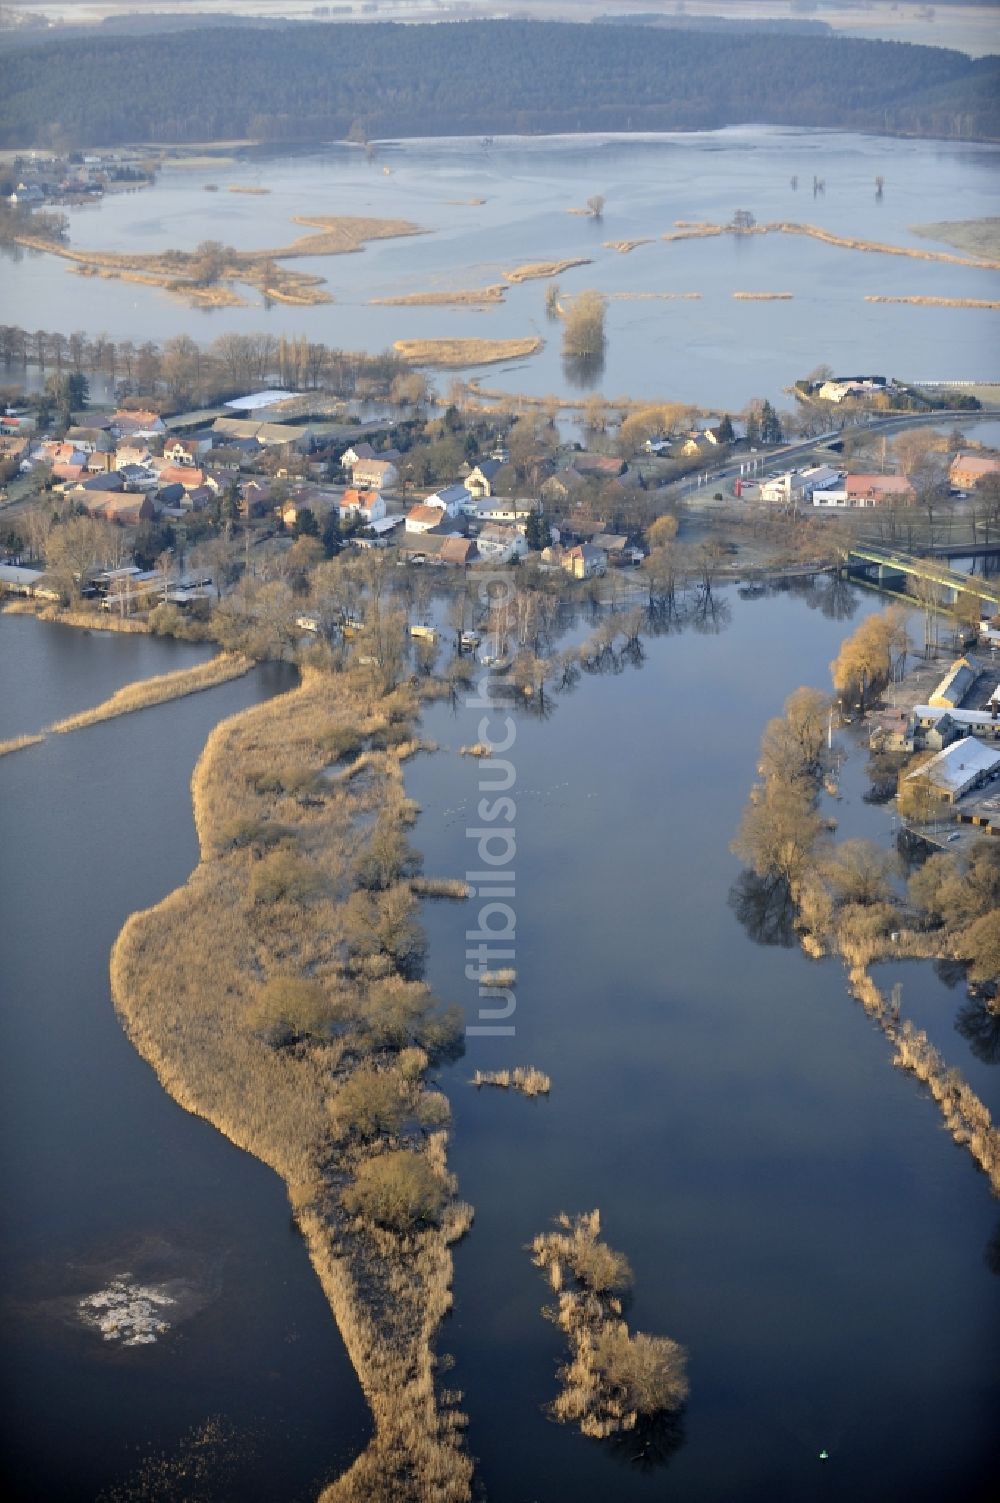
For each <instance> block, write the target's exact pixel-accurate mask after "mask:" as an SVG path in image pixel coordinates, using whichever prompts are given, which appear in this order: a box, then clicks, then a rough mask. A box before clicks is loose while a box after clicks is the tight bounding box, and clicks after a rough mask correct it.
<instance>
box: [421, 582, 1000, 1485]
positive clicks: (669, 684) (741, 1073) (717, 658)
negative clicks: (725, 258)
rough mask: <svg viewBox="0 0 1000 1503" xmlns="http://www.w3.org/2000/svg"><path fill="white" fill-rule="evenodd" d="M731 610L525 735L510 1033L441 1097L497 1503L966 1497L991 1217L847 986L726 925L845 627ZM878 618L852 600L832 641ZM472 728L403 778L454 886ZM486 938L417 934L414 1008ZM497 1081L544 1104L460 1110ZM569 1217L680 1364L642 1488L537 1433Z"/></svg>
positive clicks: (427, 849)
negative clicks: (421, 968)
mask: <svg viewBox="0 0 1000 1503" xmlns="http://www.w3.org/2000/svg"><path fill="white" fill-rule="evenodd" d="M813 598H814V599H815V597H813ZM727 599H728V604H729V609H730V610H731V623H730V624H729V626H728V628H727V629H725V630H723V631H721V632H720V633H719V634H718V635H710V634H709V635H701V634H695V633H692V632H688V633H685V634H684V635H677V636H672V637H667V638H663V639H660V640H657V641H654V642H652V643H650V644H649V645H648V652H647V657H646V660H645V662H644V663H643V665H642V667H641V668H639V669H631V668H630V669H628V670H627V671H625V672H623V673H621V674H619V675H606V676H600V677H594V678H588V679H585V680H584V681H583V682H582V683H581V685H580V686H579V688H578V689H577V691H576V692H575V693H573V694H572V695H570V696H568V697H565V698H561V699H560V700H559V701H558V707H557V708H556V710H555V713H554V714H553V715H552V717H551V718H550V719H549V720H547V721H546V722H544V723H540V722H539V721H538V720H537V719H534V718H529V717H527V716H525V715H523V714H519V715H518V718H517V721H516V741H515V743H514V746H513V749H512V751H511V753H510V755H511V756H512V757H513V760H514V762H515V765H516V771H517V782H516V787H515V794H516V799H517V830H516V832H517V842H518V849H517V857H516V863H515V865H516V887H517V898H516V902H515V907H516V910H517V922H518V931H517V946H516V948H517V968H518V973H519V978H520V982H519V986H518V989H517V998H518V1004H517V1012H516V1015H515V1017H516V1028H517V1035H516V1039H515V1040H514V1041H511V1042H508V1041H505V1040H502V1039H493V1038H473V1039H470V1040H469V1048H468V1053H467V1056H466V1058H465V1059H464V1060H463V1061H462V1062H461V1063H460V1064H458V1065H457V1066H456V1067H455V1068H454V1070H453V1071H451V1072H450V1080H449V1081H448V1087H447V1088H448V1090H449V1094H450V1096H451V1099H452V1103H453V1109H454V1115H455V1134H454V1139H453V1147H452V1153H451V1162H452V1166H453V1167H454V1169H455V1170H456V1171H457V1173H458V1175H459V1180H460V1184H461V1189H462V1194H463V1195H464V1196H466V1197H467V1198H468V1199H469V1200H471V1201H472V1203H473V1204H474V1205H475V1207H476V1221H475V1225H474V1227H473V1229H472V1232H471V1234H470V1236H469V1238H468V1239H467V1240H466V1242H465V1243H464V1244H463V1245H462V1246H461V1247H460V1248H459V1249H458V1250H457V1254H456V1306H455V1315H454V1317H453V1320H452V1322H451V1323H450V1325H449V1326H448V1327H446V1329H445V1333H444V1337H443V1345H444V1347H445V1348H446V1349H448V1350H451V1351H453V1352H454V1353H455V1355H456V1358H457V1365H456V1372H455V1380H456V1383H457V1384H458V1386H460V1387H461V1388H463V1389H464V1390H465V1393H466V1405H467V1408H468V1410H469V1413H470V1416H471V1428H470V1444H471V1446H472V1450H473V1452H474V1453H475V1454H476V1455H477V1456H478V1457H479V1458H480V1462H481V1472H482V1477H483V1480H484V1483H485V1485H486V1487H487V1490H488V1492H489V1494H490V1496H492V1497H494V1498H497V1499H502V1500H504V1503H520V1500H524V1503H530V1500H536V1503H562V1500H564V1499H568V1498H572V1499H574V1500H578V1503H591V1500H592V1503H603V1500H605V1499H616V1500H617V1499H622V1500H647V1499H654V1498H655V1499H659V1498H664V1497H669V1498H671V1499H677V1500H680V1499H685V1500H688V1499H689V1500H697V1503H702V1500H719V1503H722V1500H732V1499H737V1498H738V1499H754V1500H757V1499H760V1500H773V1499H782V1500H789V1503H800V1500H803V1499H812V1498H819V1497H824V1496H830V1497H836V1498H843V1499H848V1498H849V1499H852V1500H866V1503H867V1500H870V1503H882V1500H885V1499H889V1498H903V1497H906V1498H913V1499H931V1498H940V1497H942V1496H947V1497H949V1498H953V1499H962V1500H966V1499H968V1500H972V1499H978V1498H983V1497H985V1496H987V1494H988V1488H987V1486H986V1484H987V1481H988V1480H991V1479H992V1480H995V1463H996V1460H997V1430H996V1423H995V1419H996V1405H997V1400H998V1398H1000V1373H998V1369H997V1362H996V1350H997V1336H998V1334H1000V1321H998V1316H1000V1284H998V1281H997V1278H996V1277H995V1276H994V1275H993V1274H991V1272H990V1271H989V1267H988V1264H987V1261H986V1257H987V1253H988V1251H989V1250H990V1248H991V1247H992V1253H991V1256H992V1258H993V1262H994V1265H996V1263H997V1245H996V1236H997V1231H998V1206H997V1202H996V1201H995V1200H994V1199H993V1198H992V1197H991V1195H990V1192H989V1189H988V1186H987V1183H986V1181H985V1179H984V1178H983V1177H982V1176H981V1175H980V1174H978V1173H977V1171H976V1170H975V1168H974V1166H973V1164H972V1162H971V1160H970V1159H969V1157H968V1155H967V1154H965V1153H964V1152H962V1151H960V1150H959V1149H957V1148H956V1147H955V1146H954V1145H953V1144H952V1143H951V1141H950V1139H949V1138H948V1137H947V1136H946V1135H945V1133H944V1131H943V1130H942V1128H941V1125H940V1118H939V1116H938V1113H937V1109H936V1107H935V1106H934V1105H933V1103H932V1102H931V1101H930V1100H929V1098H928V1097H927V1095H926V1093H925V1092H923V1091H922V1090H921V1089H920V1087H919V1086H918V1085H916V1084H915V1083H914V1082H913V1081H912V1080H910V1079H909V1078H907V1077H904V1076H903V1075H902V1074H901V1073H900V1072H898V1071H895V1070H893V1068H892V1066H891V1063H890V1059H891V1052H890V1050H889V1048H888V1046H887V1045H886V1043H885V1041H884V1039H883V1038H882V1037H881V1035H880V1034H878V1033H877V1031H876V1030H875V1029H874V1028H873V1027H872V1026H871V1025H870V1024H869V1022H868V1021H867V1020H866V1018H865V1017H864V1014H863V1013H862V1011H861V1010H860V1009H859V1008H858V1007H857V1006H856V1005H855V1004H853V1003H852V1002H851V1001H850V1000H849V998H848V996H847V994H846V990H845V986H844V977H843V972H842V970H841V968H840V966H839V965H838V964H836V963H834V962H832V961H828V962H823V963H819V964H817V963H814V962H811V961H809V960H808V959H807V958H806V957H805V956H804V955H803V954H802V953H801V952H800V951H799V950H798V949H797V948H783V947H781V945H780V944H779V945H774V944H771V945H768V944H762V943H759V942H757V941H756V940H755V938H754V937H752V936H753V935H757V937H758V938H759V937H760V933H761V925H760V924H759V923H758V925H757V926H756V927H755V925H754V922H753V916H752V915H749V916H748V917H747V921H746V927H745V926H744V924H742V923H741V922H740V921H739V920H738V918H737V916H736V914H735V913H734V910H733V908H732V906H731V905H730V901H729V894H730V890H731V888H732V884H733V883H734V881H735V880H736V879H737V877H738V875H739V863H738V862H737V861H736V859H735V858H734V857H733V856H732V855H731V854H730V852H729V849H728V846H729V841H730V839H731V837H732V835H733V833H734V831H735V829H736V826H737V824H738V821H739V817H740V812H741V809H742V806H743V803H744V800H745V798H746V795H747V791H748V789H749V786H750V784H751V782H752V780H753V777H754V770H755V762H756V753H757V746H758V740H759V736H760V733H761V730H762V728H763V725H764V722H765V721H766V720H767V719H768V718H769V717H770V716H771V715H773V714H776V713H777V712H778V711H779V710H780V708H781V704H782V702H783V700H784V698H785V697H786V695H787V694H788V693H789V692H790V690H791V689H793V688H794V687H796V685H798V684H800V683H813V684H816V685H823V684H824V683H825V682H827V674H828V669H827V665H828V663H829V661H830V659H831V658H832V657H833V656H834V654H835V651H836V648H837V645H838V643H839V640H840V639H841V637H842V635H843V634H844V632H845V631H846V630H847V629H848V627H847V625H846V624H845V623H844V622H843V621H836V620H831V619H829V618H827V617H825V616H824V615H823V614H822V613H821V612H820V611H817V610H811V609H809V608H808V605H807V604H806V602H805V601H804V600H803V599H801V598H795V597H791V596H787V597H785V596H779V597H776V598H769V599H762V600H756V601H747V602H743V601H740V600H739V599H738V598H736V597H735V596H731V597H727ZM877 606H878V602H876V601H872V600H871V599H870V598H869V597H863V598H862V597H858V599H857V602H856V611H857V615H856V617H855V619H859V618H860V616H861V614H862V613H864V612H866V611H868V610H871V609H875V608H877ZM481 713H482V712H481V711H479V710H474V711H473V710H460V711H459V712H458V713H457V714H456V713H453V712H452V710H451V709H450V708H449V707H448V706H444V705H441V706H437V707H435V708H433V709H432V710H430V711H428V713H427V715H426V717H425V719H426V728H427V732H428V734H429V735H431V736H432V737H433V738H434V739H436V740H437V741H439V742H440V743H441V744H442V746H444V747H447V748H450V751H445V752H443V753H442V754H440V755H438V756H434V757H428V758H422V759H420V760H419V761H418V762H417V763H415V764H413V765H412V767H411V769H410V771H409V773H408V777H407V783H408V790H409V792H410V793H411V794H412V795H413V796H414V797H415V798H416V799H418V800H419V802H420V803H421V804H422V806H423V808H424V810H425V813H424V815H423V817H422V819H421V821H420V824H419V826H418V829H417V832H416V841H417V844H418V845H419V846H420V848H421V849H422V850H423V852H424V854H425V857H426V862H425V865H426V870H427V871H428V872H430V873H434V874H438V873H441V874H446V875H449V876H450V875H460V874H462V873H463V872H465V871H466V870H467V869H469V868H470V867H474V866H475V865H476V864H477V863H476V858H475V855H474V852H473V850H472V846H473V842H472V841H470V840H468V839H467V838H466V834H465V832H466V828H467V826H469V825H470V824H471V825H477V824H479V823H480V820H479V819H478V817H477V816H476V813H475V804H476V800H477V798H478V797H479V793H478V788H477V781H478V777H479V772H478V767H477V765H476V764H475V763H473V762H472V760H471V759H468V758H459V757H458V756H456V755H454V751H455V749H456V748H457V747H458V746H459V745H462V744H468V743H470V742H473V741H475V740H477V739H479V735H480V732H479V727H478V721H479V717H480V714H481ZM501 713H503V712H501ZM492 731H493V734H494V735H495V736H496V738H497V739H502V738H503V736H504V734H505V732H504V728H503V727H502V725H501V724H499V723H495V724H494V725H493V727H492ZM863 786H864V781H863V754H861V753H859V752H857V751H853V753H852V760H851V762H850V763H849V764H848V767H847V769H846V770H845V773H844V779H843V799H842V801H841V803H840V804H838V805H835V806H834V807H835V810H836V812H837V813H838V817H840V818H841V821H842V828H843V830H844V833H849V834H855V833H860V832H861V831H862V830H864V832H865V833H867V834H868V835H869V836H870V837H871V838H874V839H877V840H879V841H880V842H883V843H885V844H886V845H888V838H889V830H888V818H887V816H886V815H885V814H884V813H883V812H882V811H878V810H870V809H869V808H868V806H865V805H862V804H861V802H860V792H861V789H862V788H863ZM476 911H477V909H476V905H472V906H471V907H466V906H464V905H463V906H458V905H444V904H428V905H426V907H425V922H426V924H427V927H428V931H429V935H430V940H431V950H430V976H431V980H432V982H433V984H434V985H435V986H436V988H437V989H438V990H439V991H440V992H441V993H442V995H445V996H447V997H449V998H454V999H462V1000H464V1002H465V1005H466V1007H467V1008H468V1010H469V1014H470V1018H471V1020H472V1021H475V1018H474V1013H475V1000H474V994H473V989H472V986H471V985H470V983H468V982H466V980H465V979H464V974H463V972H464V966H465V958H464V950H465V939H464V934H465V930H466V928H467V927H469V926H470V925H471V924H472V923H473V920H474V919H475V915H476ZM759 918H760V915H759V914H758V919H759ZM766 927H767V926H766V925H764V928H765V929H766ZM887 979H888V980H889V982H890V983H891V980H893V979H896V978H894V977H892V978H887ZM903 979H904V1011H905V1010H906V1008H907V1002H908V999H909V998H910V996H911V995H912V996H913V999H914V1016H915V1018H916V1020H917V1021H919V1022H920V1023H921V1025H922V1026H927V1024H926V1017H925V1013H926V1006H925V1002H926V998H927V995H928V994H929V992H930V991H931V990H932V989H933V987H934V986H935V985H936V986H938V987H939V988H940V989H941V990H942V991H943V987H940V983H938V982H937V981H936V978H935V976H934V973H933V971H932V970H931V969H930V968H927V969H926V970H925V971H924V972H923V973H922V977H921V973H920V972H919V970H918V968H916V967H914V968H912V969H911V970H910V971H909V972H908V973H907V974H906V975H905V976H904V978H903ZM948 996H949V998H950V1000H949V1001H948V1002H947V1003H946V1004H945V1005H946V1006H947V1007H948V1009H949V1017H948V1021H947V1022H946V1023H944V1025H943V1026H942V1027H941V1028H940V1030H939V1033H940V1038H939V1042H940V1044H941V1047H942V1048H943V1050H944V1052H945V1054H946V1057H947V1058H948V1060H949V1062H953V1063H955V1064H958V1065H959V1066H960V1067H962V1068H963V1069H967V1070H968V1074H969V1077H970V1079H972V1078H973V1075H975V1076H976V1084H977V1087H983V1089H984V1093H985V1090H986V1086H987V1082H986V1081H984V1078H983V1074H984V1072H986V1071H988V1069H989V1067H988V1066H986V1065H983V1064H981V1063H979V1062H977V1061H975V1060H973V1061H972V1062H971V1063H970V1059H969V1048H968V1044H967V1043H966V1042H965V1040H964V1039H963V1038H961V1037H960V1036H959V1035H957V1034H955V1033H954V1032H953V1031H952V1029H951V1018H952V1017H953V1016H954V1012H955V1008H956V1003H957V1001H958V1000H959V997H960V994H959V993H955V994H948ZM936 1000H937V1002H938V1003H940V1002H941V1000H942V999H941V998H940V997H938V998H937V999H936ZM518 1063H523V1064H534V1065H537V1066H538V1067H540V1068H541V1069H543V1070H545V1071H547V1072H548V1073H549V1074H550V1075H551V1077H552V1080H553V1087H552V1095H551V1097H550V1099H548V1100H541V1101H534V1102H532V1101H526V1100H523V1099H521V1098H513V1097H510V1096H508V1095H507V1094H506V1093H503V1092H491V1091H489V1090H485V1091H481V1092H479V1093H477V1092H475V1091H473V1090H472V1089H471V1088H470V1087H469V1085H468V1084H467V1081H468V1078H469V1076H470V1075H471V1074H472V1072H473V1070H474V1069H475V1068H477V1067H480V1068H484V1069H491V1068H499V1067H502V1066H506V1065H513V1064H518ZM974 1067H975V1068H974ZM994 1099H995V1096H994ZM593 1206H599V1207H600V1208H601V1212H602V1217H603V1227H604V1231H605V1234H606V1236H607V1237H608V1239H609V1240H610V1242H611V1243H612V1244H613V1245H614V1246H616V1247H619V1248H621V1249H622V1250H623V1251H625V1252H626V1253H627V1255H628V1257H629V1258H630V1260H631V1262H632V1264H633V1267H634V1270H635V1276H636V1277H635V1298H634V1302H633V1305H632V1308H631V1311H630V1314H629V1318H630V1320H631V1322H632V1323H633V1325H634V1326H635V1327H637V1328H639V1329H641V1330H647V1331H651V1332H660V1333H667V1334H670V1335H672V1336H674V1337H675V1338H677V1339H679V1340H680V1341H682V1342H683V1343H684V1344H685V1345H686V1346H687V1348H688V1349H689V1352H690V1375H691V1384H692V1392H691V1399H690V1402H689V1404H688V1406H687V1410H686V1413H685V1415H684V1418H683V1423H682V1425H681V1427H680V1432H679V1434H674V1435H672V1436H670V1435H668V1436H666V1437H661V1440H660V1455H659V1458H658V1459H657V1457H656V1455H655V1447H654V1454H653V1455H647V1456H645V1457H644V1458H643V1459H642V1460H641V1461H637V1460H636V1459H635V1457H634V1453H633V1451H632V1450H631V1449H630V1447H629V1446H628V1445H627V1444H626V1445H625V1446H623V1447H621V1448H620V1449H616V1448H615V1447H613V1446H610V1445H608V1444H606V1443H600V1442H593V1441H588V1440H586V1439H584V1438H582V1437H580V1436H579V1435H577V1434H576V1433H575V1432H573V1431H571V1430H569V1429H565V1428H563V1427H560V1426H556V1425H553V1424H552V1423H550V1422H549V1421H548V1420H547V1419H546V1418H545V1416H544V1414H543V1412H542V1405H543V1404H544V1403H545V1402H546V1401H547V1400H549V1399H551V1398H552V1397H553V1394H554V1392H555V1378H554V1371H555V1367H556V1365H557V1363H558V1361H559V1359H560V1356H561V1353H562V1342H561V1338H560V1334H559V1332H558V1331H557V1330H556V1328H555V1327H554V1326H553V1325H551V1324H549V1323H547V1322H546V1321H545V1320H543V1319H542V1317H541V1314H540V1307H541V1306H542V1305H543V1304H544V1303H545V1302H546V1296H547V1287H546V1285H545V1284H544V1282H543V1280H542V1278H541V1277H540V1275H539V1274H538V1272H537V1271H536V1270H535V1269H534V1268H533V1267H532V1266H531V1262H530V1259H529V1258H528V1256H527V1254H526V1252H525V1244H527V1243H528V1242H529V1240H530V1239H531V1237H532V1236H533V1235H534V1234H535V1233H536V1232H538V1231H540V1230H542V1229H544V1228H545V1227H546V1226H547V1225H548V1224H549V1223H550V1221H551V1218H552V1217H553V1216H554V1215H555V1214H556V1213H557V1212H559V1211H560V1210H566V1211H569V1212H577V1211H581V1210H586V1209H590V1208H591V1207H593ZM823 1449H826V1450H827V1451H829V1452H830V1455H831V1459H830V1461H829V1462H828V1463H826V1464H823V1463H821V1462H820V1460H819V1452H820V1451H821V1450H823ZM991 1468H992V1470H991Z"/></svg>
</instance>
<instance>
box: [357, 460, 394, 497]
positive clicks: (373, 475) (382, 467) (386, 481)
mask: <svg viewBox="0 0 1000 1503" xmlns="http://www.w3.org/2000/svg"><path fill="white" fill-rule="evenodd" d="M398 479H399V471H398V470H397V469H396V466H395V464H393V462H392V460H391V459H361V460H359V461H358V463H357V464H356V465H354V466H353V467H352V469H351V481H352V483H353V484H354V485H355V486H356V488H357V489H358V490H364V491H391V490H393V489H394V487H395V485H396V482H397V481H398Z"/></svg>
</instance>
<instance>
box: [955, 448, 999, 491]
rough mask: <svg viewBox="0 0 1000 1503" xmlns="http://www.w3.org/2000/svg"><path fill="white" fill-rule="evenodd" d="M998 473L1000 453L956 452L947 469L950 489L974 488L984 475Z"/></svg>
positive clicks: (964, 489) (963, 489)
mask: <svg viewBox="0 0 1000 1503" xmlns="http://www.w3.org/2000/svg"><path fill="white" fill-rule="evenodd" d="M998 474H1000V454H956V455H955V458H954V459H953V460H952V462H951V469H950V470H949V471H948V479H949V481H950V483H951V488H952V490H955V491H971V490H975V488H976V482H977V481H979V480H982V478H983V476H984V475H998Z"/></svg>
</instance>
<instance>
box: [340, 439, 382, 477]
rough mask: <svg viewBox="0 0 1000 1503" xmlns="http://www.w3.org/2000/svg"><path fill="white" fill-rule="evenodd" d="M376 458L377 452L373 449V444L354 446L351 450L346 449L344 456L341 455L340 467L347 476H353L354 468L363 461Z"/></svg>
mask: <svg viewBox="0 0 1000 1503" xmlns="http://www.w3.org/2000/svg"><path fill="white" fill-rule="evenodd" d="M374 458H375V450H374V449H373V448H372V446H371V444H352V445H351V447H350V448H349V449H345V450H344V452H343V454H341V456H340V467H341V469H342V470H344V471H345V472H346V473H347V474H351V471H352V470H353V469H354V466H355V465H356V464H360V463H361V461H362V460H363V459H374ZM352 479H353V476H352Z"/></svg>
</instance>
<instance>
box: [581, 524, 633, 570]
mask: <svg viewBox="0 0 1000 1503" xmlns="http://www.w3.org/2000/svg"><path fill="white" fill-rule="evenodd" d="M590 542H591V546H592V547H594V548H597V549H599V550H600V552H601V553H603V554H604V555H605V557H606V559H607V561H608V563H609V564H615V565H617V566H619V567H620V566H623V565H625V564H641V563H642V561H643V559H644V558H645V554H644V553H643V551H642V549H641V548H634V547H633V546H632V544H631V543H630V542H629V540H628V538H627V537H625V536H623V535H620V534H618V533H614V532H599V533H597V534H596V535H595V536H594V537H592V538H591V540H590Z"/></svg>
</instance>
